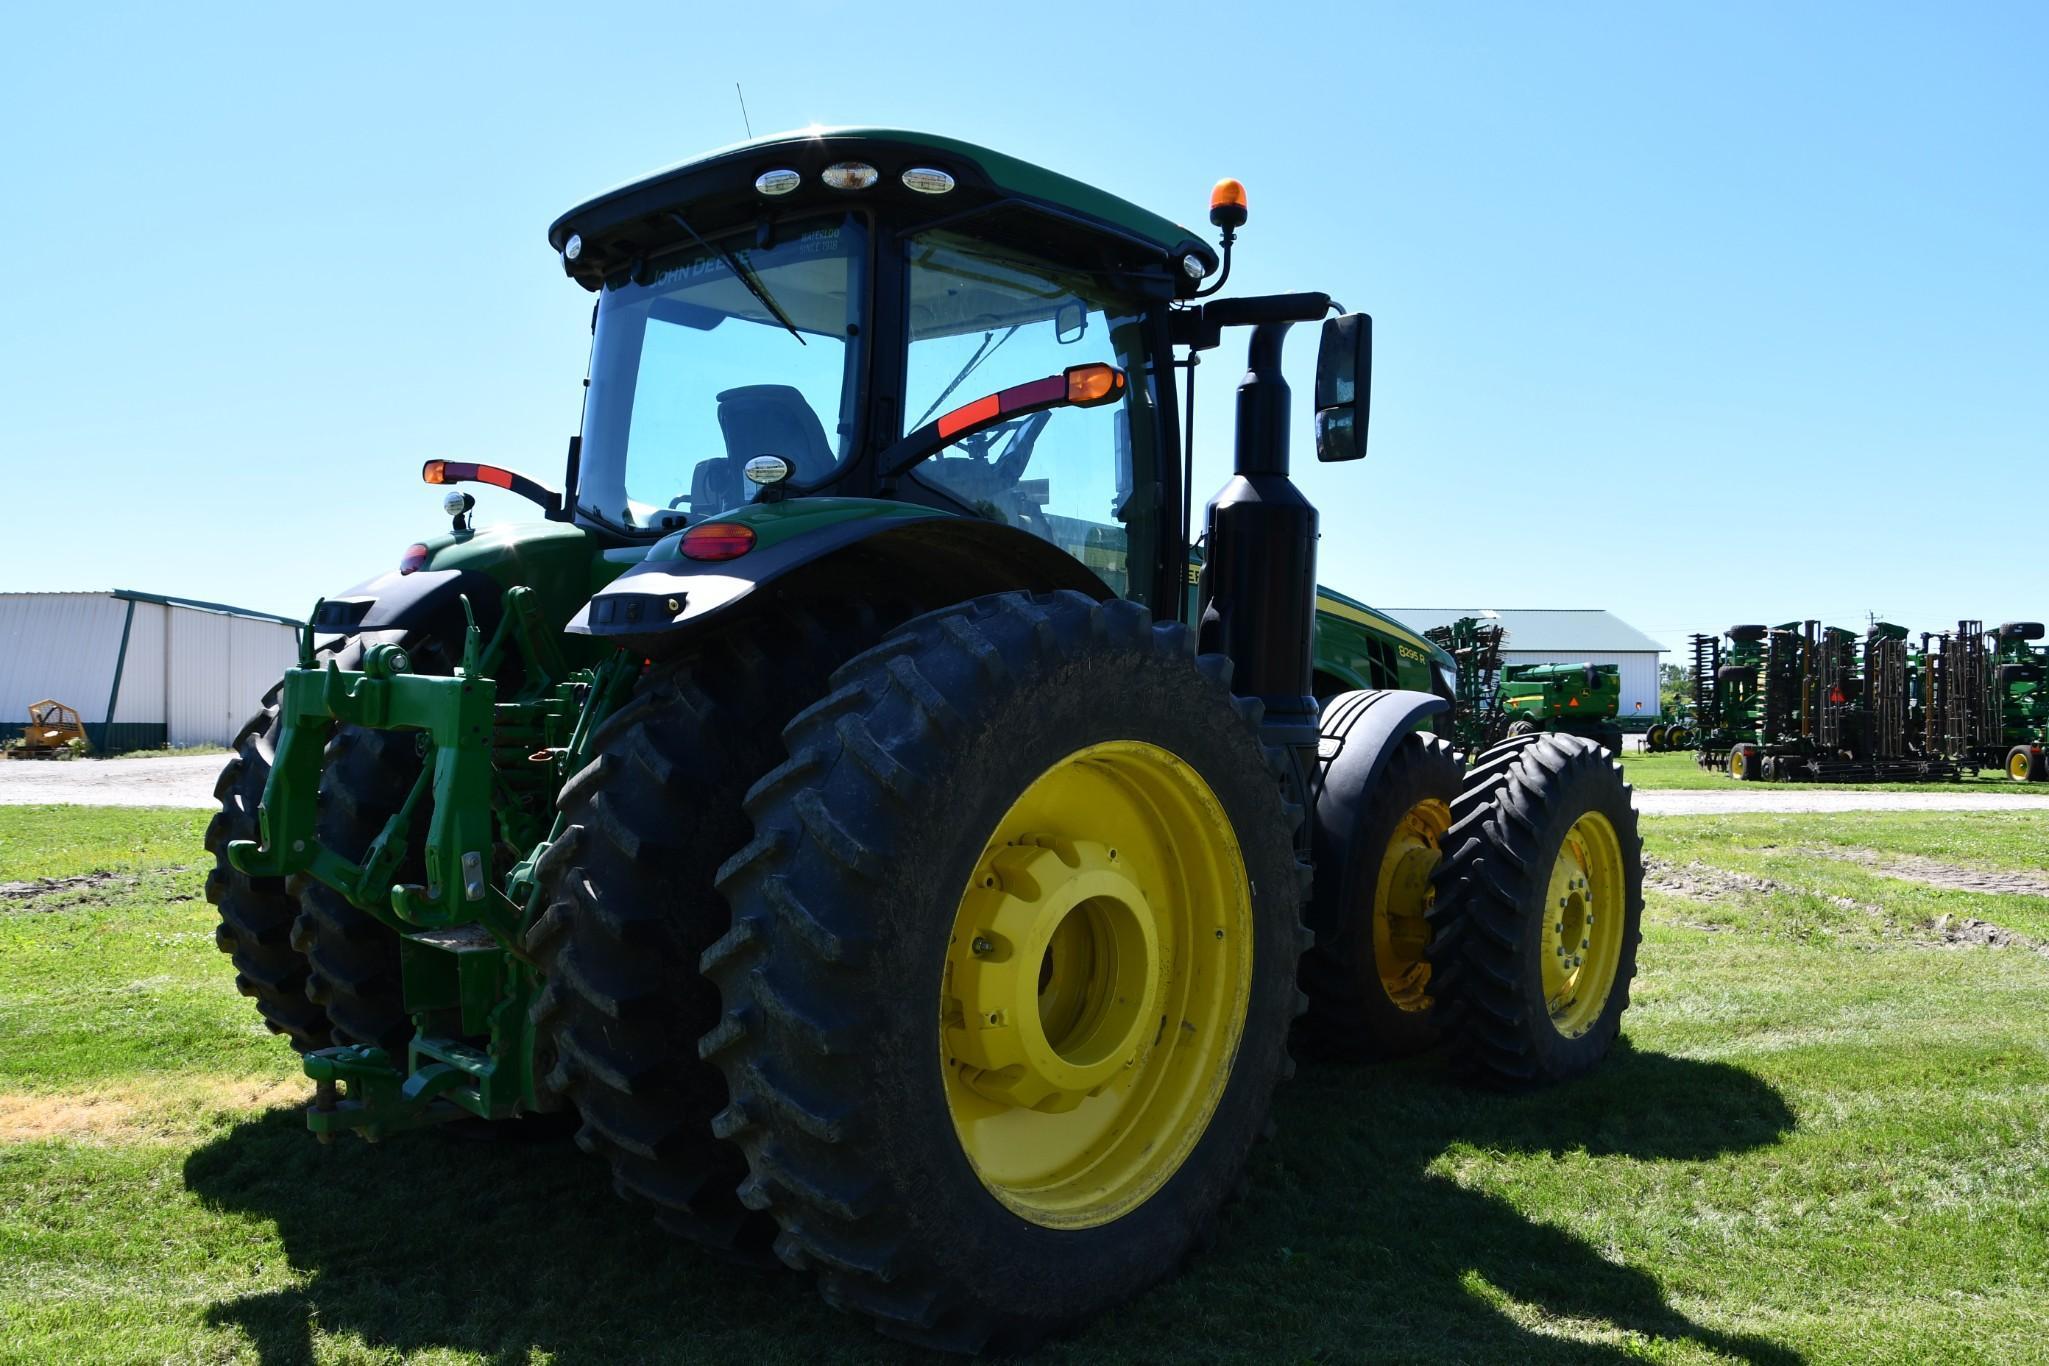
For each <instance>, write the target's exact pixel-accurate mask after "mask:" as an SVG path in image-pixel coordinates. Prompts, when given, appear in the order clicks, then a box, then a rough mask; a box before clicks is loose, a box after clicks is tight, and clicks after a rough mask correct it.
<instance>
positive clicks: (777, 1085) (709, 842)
mask: <svg viewBox="0 0 2049 1366" xmlns="http://www.w3.org/2000/svg"><path fill="white" fill-rule="evenodd" d="M868 639H869V640H871V641H872V640H873V639H875V636H874V635H873V634H871V635H869V636H868ZM826 653H827V656H828V658H827V661H826V664H827V667H829V663H830V659H829V656H830V655H831V653H832V652H831V651H827V652H826ZM776 654H777V661H778V666H779V667H781V666H782V665H784V664H785V663H786V661H787V659H788V654H789V652H788V651H785V650H782V649H780V648H779V649H778V650H777V652H776ZM807 667H811V666H807ZM813 672H814V673H815V674H816V675H817V676H818V677H820V679H821V682H820V685H819V686H818V687H817V689H816V692H819V693H823V696H822V697H820V698H819V699H818V700H817V701H815V702H813V703H812V704H811V705H809V706H807V707H805V708H804V710H802V711H801V712H798V713H797V714H796V715H795V716H794V718H793V719H791V720H790V721H789V723H788V725H787V727H786V728H784V730H783V744H784V747H785V751H786V757H785V758H784V759H783V762H781V763H779V764H776V765H775V766H774V767H772V768H769V769H768V771H767V773H766V776H761V777H760V780H759V781H758V782H755V783H754V785H753V787H752V789H751V791H749V792H748V793H747V795H746V799H745V803H744V817H743V816H741V812H742V804H741V803H740V802H739V801H738V800H737V794H730V795H731V796H732V797H733V798H734V799H733V800H731V801H730V808H731V810H732V811H733V812H734V815H735V817H736V818H737V819H739V820H740V821H741V822H742V824H743V825H744V826H745V827H746V828H744V829H743V828H741V825H735V826H733V827H732V828H730V829H725V828H722V829H720V830H718V831H712V830H709V829H708V828H707V829H704V830H702V831H693V830H692V823H693V822H702V821H704V820H705V819H707V817H706V816H705V815H704V814H703V813H705V812H707V811H709V810H710V809H711V808H712V807H714V806H719V805H722V804H727V800H728V796H729V790H728V787H726V786H721V785H714V786H711V787H706V786H705V781H706V780H707V778H708V777H709V776H710V774H709V772H708V770H706V769H703V768H693V767H690V765H689V763H688V762H686V761H685V759H684V757H683V756H684V754H685V751H686V750H688V751H689V752H692V753H703V752H705V751H704V750H703V749H702V747H693V746H691V745H685V744H683V743H682V739H683V738H684V737H683V731H684V730H686V729H688V728H689V726H690V724H692V723H689V722H686V721H684V720H682V719H679V718H681V717H682V716H683V714H684V713H685V712H688V711H689V709H690V707H689V703H690V699H689V698H688V697H686V696H684V695H683V694H682V693H681V692H676V693H675V695H673V696H669V695H664V694H663V692H662V689H663V688H664V687H666V686H667V685H665V684H663V683H661V682H659V681H656V682H653V683H651V684H650V685H649V686H648V687H647V688H644V690H643V693H642V696H641V697H640V698H637V699H636V700H635V701H634V702H632V703H630V704H629V705H628V707H627V708H626V709H625V710H624V711H622V712H621V713H620V715H619V716H618V717H615V718H614V720H613V722H612V723H610V724H609V725H608V726H607V729H606V732H605V733H604V734H603V735H602V736H601V737H600V753H599V754H598V756H597V758H596V759H595V760H594V762H593V764H592V766H591V768H589V769H587V770H586V771H585V774H586V775H591V776H583V775H580V776H579V777H578V778H576V779H573V780H572V781H571V783H570V784H569V785H568V786H567V787H566V788H565V790H564V793H563V800H562V807H563V810H564V811H565V812H566V813H567V814H569V816H570V818H571V821H572V823H573V824H574V825H575V826H576V827H579V829H578V832H577V833H576V834H575V835H574V836H573V839H574V840H575V841H577V843H576V844H575V845H574V848H573V851H572V852H571V853H570V854H569V855H567V856H565V857H564V858H562V859H560V860H557V861H556V871H555V874H554V875H553V882H552V889H553V892H554V903H555V907H556V908H557V909H551V910H550V912H549V920H551V921H552V922H553V927H552V928H549V920H544V922H543V925H542V926H541V927H539V928H538V930H537V933H540V934H541V936H542V938H543V940H544V941H546V942H544V943H543V944H542V945H540V951H541V953H542V954H544V955H546V957H547V961H548V964H549V966H550V972H549V983H550V984H549V987H548V992H547V996H546V997H545V998H544V1000H543V1003H542V1006H541V1009H542V1011H543V1013H544V1017H545V1018H544V1023H545V1024H546V1026H547V1027H548V1028H549V1029H550V1031H551V1032H552V1033H553V1034H554V1035H555V1037H556V1038H557V1039H558V1040H559V1041H560V1042H559V1044H558V1049H559V1057H558V1059H557V1066H556V1067H555V1069H554V1070H555V1074H556V1075H559V1077H560V1081H559V1083H558V1085H559V1089H560V1090H561V1091H562V1093H563V1094H564V1095H565V1096H566V1097H567V1098H569V1099H571V1100H573V1101H575V1103H576V1104H577V1106H578V1108H579V1109H580V1110H582V1111H583V1112H584V1116H585V1128H586V1132H587V1133H589V1134H590V1135H591V1142H590V1146H593V1147H595V1148H597V1149H598V1150H599V1151H601V1152H603V1153H604V1154H605V1155H606V1156H607V1157H608V1158H610V1159H611V1161H612V1163H613V1168H614V1171H615V1173H616V1174H618V1177H619V1181H620V1184H621V1185H622V1186H623V1187H625V1188H626V1189H628V1190H630V1191H635V1192H638V1193H640V1194H643V1195H649V1194H652V1195H654V1196H655V1198H656V1199H657V1203H658V1204H663V1205H664V1206H665V1208H666V1209H667V1210H668V1212H670V1213H672V1214H674V1213H677V1212H678V1210H679V1209H680V1211H681V1212H682V1213H684V1214H685V1215H687V1216H688V1217H687V1218H686V1220H685V1221H684V1231H686V1232H692V1233H696V1234H698V1235H699V1236H703V1233H704V1229H703V1228H702V1225H703V1224H705V1223H706V1222H707V1220H706V1218H704V1217H703V1216H706V1215H708V1214H709V1213H710V1212H711V1211H713V1210H714V1209H717V1210H719V1211H720V1212H722V1214H723V1215H725V1216H729V1217H730V1219H731V1221H732V1222H731V1225H730V1226H731V1227H732V1228H734V1229H739V1230H745V1229H747V1228H749V1227H750V1225H749V1224H748V1220H749V1219H753V1220H756V1221H758V1222H756V1223H754V1224H752V1225H751V1227H752V1228H753V1229H755V1230H758V1231H756V1232H752V1233H743V1235H742V1236H741V1237H740V1238H739V1241H740V1242H741V1243H742V1244H751V1245H754V1246H758V1245H759V1243H758V1242H755V1241H754V1240H764V1241H765V1242H766V1244H767V1246H769V1247H770V1248H772V1250H773V1252H774V1254H775V1255H776V1256H778V1257H780V1258H781V1260H783V1261H784V1262H786V1263H788V1264H790V1265H792V1266H796V1267H799V1268H805V1269H810V1270H814V1271H815V1272H816V1273H817V1275H818V1277H819V1280H820V1285H821V1289H822V1290H823V1291H824V1293H825V1295H826V1297H827V1298H828V1299H829V1300H830V1301H832V1302H833V1303H835V1304H838V1305H840V1306H842V1307H844V1308H848V1309H853V1310H858V1311H860V1312H862V1313H864V1314H866V1315H868V1316H870V1317H871V1318H873V1319H874V1320H875V1321H876V1322H877V1324H878V1325H879V1326H880V1327H882V1328H883V1330H884V1331H886V1332H889V1333H891V1334H894V1335H896V1336H899V1337H902V1338H906V1339H909V1340H913V1341H917V1342H921V1343H925V1344H928V1345H933V1346H939V1347H944V1348H949V1349H953V1350H962V1351H973V1350H980V1349H984V1348H991V1347H993V1348H998V1349H1006V1350H1014V1349H1017V1348H1021V1347H1023V1346H1026V1345H1029V1344H1030V1343H1031V1342H1033V1341H1035V1340H1037V1339H1039V1338H1041V1337H1044V1336H1045V1335H1047V1334H1049V1333H1055V1332H1059V1331H1062V1330H1064V1329H1066V1328H1067V1327H1069V1326H1071V1325H1073V1324H1074V1323H1076V1322H1078V1321H1079V1320H1081V1319H1082V1318H1084V1317H1086V1316H1088V1315H1089V1314H1092V1313H1094V1312H1096V1311H1097V1310H1100V1309H1101V1308H1103V1307H1105V1306H1107V1305H1109V1304H1114V1303H1116V1302H1118V1301H1121V1300H1123V1299H1126V1298H1129V1297H1130V1296H1132V1295H1134V1294H1137V1293H1138V1292H1139V1291H1141V1290H1143V1289H1144V1288H1146V1287H1147V1286H1148V1285H1150V1284H1152V1283H1153V1282H1154V1281H1157V1280H1159V1279H1161V1278H1162V1277H1164V1276H1166V1275H1169V1274H1171V1273H1172V1272H1173V1270H1174V1269H1175V1267H1176V1266H1177V1265H1178V1264H1179V1263H1180V1262H1181V1261H1182V1260H1183V1258H1184V1257H1186V1256H1187V1255H1188V1254H1189V1253H1190V1252H1191V1251H1192V1250H1194V1249H1195V1248H1196V1247H1198V1246H1200V1245H1201V1244H1202V1243H1203V1242H1204V1241H1205V1240H1206V1239H1207V1237H1208V1236H1209V1232H1210V1230H1211V1228H1212V1227H1213V1225H1214V1222H1215V1220H1216V1218H1217V1215H1218V1212H1219V1211H1220V1210H1221V1208H1222V1206H1223V1204H1224V1202H1225V1200H1226V1198H1227V1197H1228V1196H1229V1195H1231V1194H1232V1193H1233V1192H1234V1191H1235V1190H1236V1189H1237V1187H1238V1185H1239V1183H1240V1182H1241V1181H1242V1179H1243V1177H1244V1172H1245V1166H1246V1162H1247V1160H1248V1158H1249V1155H1250V1151H1251V1147H1252V1144H1253V1142H1254V1141H1255V1140H1256V1139H1257V1138H1258V1137H1259V1136H1260V1135H1261V1134H1262V1132H1263V1131H1264V1129H1265V1127H1266V1124H1267V1114H1268V1108H1269V1102H1270V1099H1271V1095H1272V1091H1273V1088H1274V1086H1275V1085H1276V1084H1277V1083H1278V1082H1279V1080H1280V1079H1281V1078H1282V1076H1283V1075H1284V1074H1285V1073H1286V1072H1287V1071H1288V1070H1289V1069H1290V1064H1289V1062H1288V1056H1287V1048H1286V1043H1287V1036H1288V1032H1289V1028H1290V1025H1291V1023H1292V1021H1293V1019H1294V1017H1295V1016H1296V1015H1297V1014H1298V1013H1299V1011H1300V1009H1301V1006H1302V1003H1303V1002H1302V997H1301V995H1300V993H1299V992H1298V990H1297V987H1296V980H1295V974H1296V966H1297V962H1298V960H1299V958H1300V956H1301V953H1302V950H1303V948H1304V946H1305V940H1306V937H1307V936H1306V932H1305V931H1304V929H1303V927H1302V924H1301V915H1300V911H1301V901H1302V897H1303V895H1304V894H1305V892H1306V890H1307V887H1306V873H1307V869H1306V867H1305V866H1304V865H1303V864H1302V863H1301V862H1299V861H1298V859H1297V856H1296V852H1295V847H1294V837H1293V830H1294V827H1295V826H1296V824H1298V823H1299V821H1300V818H1301V812H1300V811H1299V809H1296V808H1293V807H1290V806H1289V805H1287V804H1286V803H1285V802H1284V800H1283V796H1282V793H1283V784H1282V781H1281V776H1280V773H1279V771H1278V769H1277V767H1276V765H1277V762H1278V760H1277V756H1276V755H1274V754H1272V753H1270V752H1269V751H1267V750H1265V749H1264V748H1263V747H1262V746H1261V744H1260V741H1259V737H1258V730H1257V721H1258V710H1257V707H1256V705H1255V704H1250V703H1246V702H1244V701H1242V700H1240V699H1236V698H1234V697H1233V696H1232V694H1231V691H1230V687H1229V666H1228V664H1227V663H1226V662H1225V661H1224V660H1223V659H1222V658H1220V657H1202V658H1198V657H1197V656H1196V655H1195V653H1194V649H1193V638H1192V636H1191V635H1190V633H1189V632H1188V631H1187V630H1186V628H1184V627H1182V626H1179V625H1160V626H1156V625H1154V624H1153V622H1152V621H1151V619H1150V617H1149V615H1148V614H1147V613H1146V612H1145V611H1144V609H1142V608H1140V607H1138V606H1136V605H1134V604H1131V603H1125V602H1114V601H1113V602H1096V601H1094V600H1092V599H1090V598H1087V597H1084V596H1082V595H1079V594H1074V593H1056V594H1046V595H1026V594H1003V595H998V596H996V597H992V598H984V599H978V600H976V601H973V602H969V603H966V604H963V605H960V606H957V607H953V608H948V609H946V610H944V611H941V612H937V613H933V614H930V615H927V616H924V617H921V618H918V619H917V620H915V621H912V622H910V623H909V624H907V625H905V626H903V627H902V628H900V629H898V630H897V631H895V632H894V633H891V634H889V635H887V636H886V637H884V638H883V639H882V641H881V643H880V644H877V645H874V646H873V648H870V649H867V650H866V651H864V652H863V653H861V654H859V655H858V656H856V657H854V658H853V659H851V660H849V661H848V662H847V663H845V664H844V665H843V666H841V667H839V668H838V669H837V670H836V671H834V672H832V674H831V678H830V681H829V683H827V682H824V681H823V674H824V672H825V668H823V667H819V668H815V669H814V670H813ZM814 695H815V694H814ZM705 715H706V716H709V715H710V712H708V711H707V712H706V713H705ZM718 724H719V729H720V731H721V732H722V733H727V734H730V733H732V732H736V731H740V730H744V729H748V727H746V726H744V725H740V724H736V723H735V721H734V720H733V718H732V717H731V716H729V715H726V714H724V713H721V714H720V720H719V723H718ZM672 732H673V734H672ZM764 733H765V734H766V735H768V736H770V737H773V736H774V735H775V728H774V727H773V726H770V727H768V728H767V729H766V730H765V732H764ZM731 757H732V759H733V762H732V763H731V764H730V765H727V766H726V767H724V768H723V769H722V770H721V772H720V775H719V776H718V779H717V784H730V783H731V782H732V781H733V777H732V776H731V775H733V774H737V773H740V772H742V771H744V770H743V768H742V767H741V765H742V764H743V763H744V762H745V760H744V759H743V758H742V757H741V756H739V755H737V754H733V755H732V756H731ZM763 767H766V766H765V765H764V766H763ZM759 774H760V769H759V768H756V769H754V770H753V771H752V773H751V774H750V776H758V775H759ZM747 780H748V779H747V778H740V779H739V781H740V782H745V781H747ZM693 812H694V813H696V814H693ZM671 831H678V832H682V833H679V834H677V835H675V836H673V837H670V836H666V835H665V834H664V832H671ZM700 835H702V836H705V838H699V836H700ZM686 843H692V844H696V845H701V846H703V847H706V848H713V849H715V850H716V852H717V854H718V855H719V856H724V855H728V854H729V855H730V857H726V858H725V861H724V865H723V867H722V868H720V869H719V871H718V873H717V889H718V892H719V893H720V894H722V895H721V896H714V895H712V892H711V881H712V880H711V878H710V877H709V876H703V877H702V881H701V882H699V881H696V879H698V878H699V877H700V876H701V875H702V874H704V873H705V871H706V870H705V869H703V868H702V867H701V865H700V864H699V863H698V862H697V861H696V860H697V859H698V855H696V854H692V853H688V852H687V851H686V850H685V849H684V847H683V846H684V845H685V844H686ZM629 845H630V846H631V847H628V846H629ZM671 867H673V868H674V869H675V871H674V873H673V874H668V873H658V874H655V876H656V877H658V878H660V879H661V880H660V881H658V882H656V883H654V884H653V885H652V888H650V886H649V884H648V882H647V877H648V872H647V870H649V869H650V868H662V869H668V868H671ZM686 884H690V885H689V886H686ZM693 888H694V890H693ZM650 891H652V893H653V894H652V895H650V894H649V893H650ZM727 907H730V911H728V910H726V908H727ZM608 939H609V940H614V941H617V943H618V944H620V945H626V944H631V945H632V946H635V948H636V949H637V952H630V951H628V950H627V949H625V948H623V947H612V946H610V945H607V944H606V943H604V942H602V941H605V940H608ZM693 952H696V953H697V954H698V957H697V961H696V962H694V963H693V962H691V961H689V955H691V954H692V953H693ZM694 969H695V970H694ZM697 970H701V973H702V976H701V977H700V976H699V972H698V971H697ZM684 979H688V980H689V982H690V985H689V986H688V988H687V989H684V988H680V987H679V985H678V984H679V983H680V982H682V981H683V980H684ZM714 988H715V990H714ZM682 995H688V996H691V997H692V998H693V1000H694V1001H695V1002H696V1003H697V1004H696V1005H695V1006H694V1007H693V1011H694V1013H692V1014H690V1015H689V1017H688V1018H685V1014H684V1013H683V1012H681V1010H680V1009H679V1008H677V1007H674V1006H669V1005H664V1004H663V1003H664V1001H665V1000H673V999H674V998H677V997H679V996H682ZM693 1030H694V1031H696V1032H697V1033H698V1034H699V1035H700V1037H696V1038H690V1037H689V1035H690V1034H691V1033H692V1031H693ZM686 1050H687V1051H686ZM700 1058H701V1059H702V1060H703V1061H702V1062H700V1061H699V1059H700ZM594 1112H595V1114H596V1116H597V1117H596V1118H594V1117H593V1116H594ZM721 1144H730V1145H732V1146H731V1147H729V1148H726V1149H725V1152H726V1154H727V1155H728V1157H729V1158H730V1159H731V1160H727V1159H726V1158H721V1157H720V1155H719V1153H718V1152H717V1151H715V1149H716V1148H717V1147H718V1146H719V1145H721ZM662 1192H673V1193H674V1194H675V1195H676V1196H677V1197H678V1200H677V1201H665V1200H663V1199H662V1198H661V1194H662ZM693 1225H694V1226H693ZM714 1236H715V1237H721V1236H726V1235H724V1234H715V1235H714ZM729 1241H730V1240H729Z"/></svg>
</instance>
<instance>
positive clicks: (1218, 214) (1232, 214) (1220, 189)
mask: <svg viewBox="0 0 2049 1366" xmlns="http://www.w3.org/2000/svg"><path fill="white" fill-rule="evenodd" d="M1248 208H1249V206H1248V205H1247V203H1246V200H1245V185H1244V183H1243V182H1242V181H1237V180H1232V179H1231V178H1230V177H1228V176H1226V177H1225V178H1224V179H1222V180H1219V181H1218V182H1217V187H1216V188H1215V189H1213V190H1211V191H1210V192H1209V221H1210V222H1212V223H1214V224H1216V225H1217V226H1218V227H1220V228H1242V227H1244V226H1245V217H1246V214H1247V212H1248Z"/></svg>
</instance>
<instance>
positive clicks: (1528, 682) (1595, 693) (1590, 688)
mask: <svg viewBox="0 0 2049 1366" xmlns="http://www.w3.org/2000/svg"><path fill="white" fill-rule="evenodd" d="M1500 696H1501V704H1500V709H1501V715H1502V716H1503V718H1504V719H1505V720H1506V721H1507V723H1508V733H1509V734H1510V735H1531V734H1537V733H1540V732H1543V731H1553V732H1556V733H1558V734H1562V735H1578V736H1581V737H1583V738H1585V739H1588V740H1592V741H1593V742H1594V743H1595V744H1597V745H1599V746H1601V747H1602V748H1603V749H1606V750H1608V751H1610V752H1611V753H1615V754H1620V753H1621V752H1622V727H1621V726H1619V725H1617V724H1616V721H1615V716H1616V713H1617V712H1619V711H1621V710H1622V671H1621V669H1619V668H1617V667H1616V666H1615V665H1613V664H1511V665H1509V666H1508V667H1507V668H1505V669H1503V670H1502V672H1501V690H1500Z"/></svg>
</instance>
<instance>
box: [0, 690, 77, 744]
mask: <svg viewBox="0 0 2049 1366" xmlns="http://www.w3.org/2000/svg"><path fill="white" fill-rule="evenodd" d="M86 744H87V741H86V738H85V723H84V722H83V721H80V720H79V719H78V709H77V708H76V707H67V706H65V705H64V704H63V703H62V702H59V701H56V700H55V699H54V698H48V697H46V698H44V699H43V700H42V701H40V702H31V703H29V704H28V724H27V725H25V726H23V727H22V730H21V738H20V739H19V740H17V741H15V742H14V743H13V744H12V745H10V746H8V748H7V757H9V758H11V759H55V758H59V757H68V756H69V755H72V754H77V753H79V752H81V751H82V750H83V749H84V748H85V747H86Z"/></svg>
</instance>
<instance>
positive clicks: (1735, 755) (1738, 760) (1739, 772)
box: [1729, 749, 1750, 778]
mask: <svg viewBox="0 0 2049 1366" xmlns="http://www.w3.org/2000/svg"><path fill="white" fill-rule="evenodd" d="M1749 768H1750V758H1749V756H1748V755H1746V754H1745V753H1744V752H1743V751H1742V750H1740V749H1737V750H1731V751H1730V752H1729V776H1730V777H1731V778H1740V777H1742V776H1743V775H1744V773H1745V772H1746V771H1748V770H1749Z"/></svg>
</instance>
